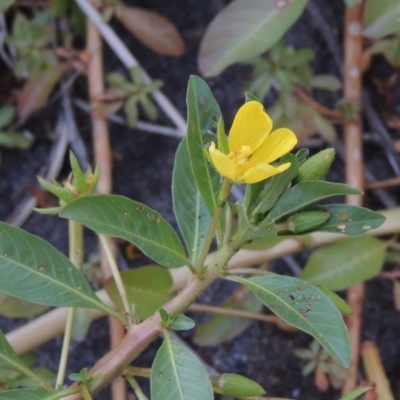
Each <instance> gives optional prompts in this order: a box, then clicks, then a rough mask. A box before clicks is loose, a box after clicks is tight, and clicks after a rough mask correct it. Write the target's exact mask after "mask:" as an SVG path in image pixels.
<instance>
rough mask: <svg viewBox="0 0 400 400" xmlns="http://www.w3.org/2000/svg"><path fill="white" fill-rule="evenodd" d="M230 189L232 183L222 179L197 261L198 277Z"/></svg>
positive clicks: (201, 271) (202, 271) (202, 269)
mask: <svg viewBox="0 0 400 400" xmlns="http://www.w3.org/2000/svg"><path fill="white" fill-rule="evenodd" d="M231 187H232V181H230V180H229V179H226V178H224V181H223V183H222V186H221V190H220V192H219V195H218V200H217V206H216V207H215V210H214V215H213V217H212V220H211V224H210V227H209V228H208V232H207V236H206V239H205V241H204V245H203V249H202V251H201V254H200V257H199V261H198V263H197V265H196V271H198V273H200V276H201V275H202V274H203V273H204V267H205V266H204V263H205V261H206V258H207V254H208V252H209V251H210V246H211V243H212V240H213V238H214V235H215V231H216V229H217V226H218V223H219V219H220V217H221V213H222V211H223V209H224V207H225V203H226V201H227V199H228V197H229V192H230V189H231Z"/></svg>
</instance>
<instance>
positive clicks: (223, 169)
mask: <svg viewBox="0 0 400 400" xmlns="http://www.w3.org/2000/svg"><path fill="white" fill-rule="evenodd" d="M208 151H209V152H210V157H211V160H212V162H213V164H214V167H215V168H216V169H217V171H218V172H219V173H220V174H221V175H222V176H225V177H227V178H229V179H231V180H234V178H235V170H236V168H235V164H234V163H233V161H232V160H231V159H230V158H229V157H228V156H227V155H225V154H224V153H221V152H220V151H219V150H217V149H216V148H215V143H214V142H211V145H210V148H209V149H208Z"/></svg>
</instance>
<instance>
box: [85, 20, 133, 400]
mask: <svg viewBox="0 0 400 400" xmlns="http://www.w3.org/2000/svg"><path fill="white" fill-rule="evenodd" d="M86 27H87V41H86V43H87V44H86V50H87V53H88V54H89V55H90V59H89V62H88V66H87V78H88V79H87V81H88V89H89V97H90V117H91V122H92V137H93V140H92V143H93V152H94V158H95V161H96V165H97V166H98V167H99V168H100V176H99V182H98V184H97V188H96V189H97V192H98V193H101V194H110V193H111V192H112V154H111V146H110V134H109V130H108V123H107V120H106V116H105V115H104V114H105V113H104V112H102V105H101V104H100V103H99V99H100V97H101V96H102V95H103V94H104V92H105V90H104V69H103V61H104V60H103V42H102V40H101V36H100V34H99V31H98V30H97V28H96V26H95V25H94V24H93V23H92V22H91V21H90V19H88V20H87V24H86ZM110 246H111V253H112V254H113V256H114V255H115V243H114V242H113V241H112V240H111V242H110ZM100 264H101V269H102V271H103V276H104V279H108V278H110V277H111V275H112V272H111V269H110V266H109V263H108V262H107V256H106V255H105V252H104V250H102V247H101V246H100ZM108 325H109V333H110V345H111V347H114V346H116V344H118V343H120V342H121V340H122V338H123V337H124V335H125V326H124V325H125V321H124V322H122V324H121V323H120V322H119V321H117V320H115V319H114V318H109V320H108ZM111 398H112V399H114V400H126V399H127V393H126V385H125V381H124V380H123V379H116V380H114V381H113V383H112V384H111Z"/></svg>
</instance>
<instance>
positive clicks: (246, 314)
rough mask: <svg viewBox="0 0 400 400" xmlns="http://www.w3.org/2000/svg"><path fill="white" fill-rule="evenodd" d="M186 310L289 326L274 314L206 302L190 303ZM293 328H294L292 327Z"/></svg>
mask: <svg viewBox="0 0 400 400" xmlns="http://www.w3.org/2000/svg"><path fill="white" fill-rule="evenodd" d="M188 311H192V312H199V313H210V314H218V315H227V316H230V317H239V318H245V319H251V320H254V321H261V322H267V323H270V324H275V325H277V326H279V327H284V328H291V326H290V325H288V324H286V323H285V322H283V321H282V320H281V319H280V318H279V317H277V316H276V315H264V314H259V313H255V312H250V311H244V310H238V309H233V308H223V307H214V306H209V305H206V304H192V305H191V306H190V307H189V308H188ZM293 330H295V328H294V329H293Z"/></svg>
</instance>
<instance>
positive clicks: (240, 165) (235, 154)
mask: <svg viewBox="0 0 400 400" xmlns="http://www.w3.org/2000/svg"><path fill="white" fill-rule="evenodd" d="M252 153H253V150H252V148H251V147H250V146H247V145H244V146H242V147H241V148H240V150H239V151H231V152H230V153H229V154H228V157H229V158H230V159H231V160H232V161H233V163H234V164H235V166H236V171H235V172H236V173H235V175H236V178H237V179H240V178H241V176H242V175H243V173H244V172H245V170H246V164H247V163H248V161H249V156H250V155H251V154H252Z"/></svg>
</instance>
